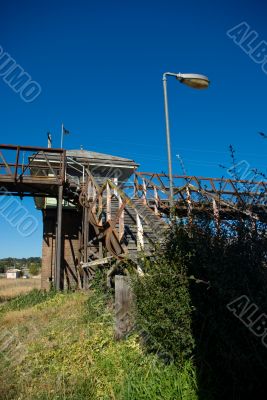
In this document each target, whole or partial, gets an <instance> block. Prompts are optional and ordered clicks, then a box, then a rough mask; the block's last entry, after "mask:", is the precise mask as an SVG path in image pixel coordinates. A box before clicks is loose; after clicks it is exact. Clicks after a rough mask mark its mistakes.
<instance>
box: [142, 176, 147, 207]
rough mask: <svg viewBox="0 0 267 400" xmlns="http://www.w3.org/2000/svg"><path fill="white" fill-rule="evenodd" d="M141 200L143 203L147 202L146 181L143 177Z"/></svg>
mask: <svg viewBox="0 0 267 400" xmlns="http://www.w3.org/2000/svg"><path fill="white" fill-rule="evenodd" d="M143 202H144V204H146V203H147V191H146V182H145V180H144V179H143Z"/></svg>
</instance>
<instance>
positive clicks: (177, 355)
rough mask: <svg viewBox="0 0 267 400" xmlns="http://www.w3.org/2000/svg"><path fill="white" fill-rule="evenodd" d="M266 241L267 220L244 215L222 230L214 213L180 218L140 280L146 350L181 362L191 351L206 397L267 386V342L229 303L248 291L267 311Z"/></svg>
mask: <svg viewBox="0 0 267 400" xmlns="http://www.w3.org/2000/svg"><path fill="white" fill-rule="evenodd" d="M266 244H267V243H266V227H265V225H264V224H260V223H258V222H257V223H255V222H253V221H250V220H248V219H243V218H242V216H239V218H238V219H237V220H236V221H230V222H228V223H227V224H226V223H225V224H222V225H221V228H220V230H218V229H216V226H215V224H214V222H213V221H212V220H211V219H209V218H202V219H201V218H196V219H195V221H194V222H193V223H191V224H190V225H189V224H187V225H183V224H181V223H177V224H175V225H174V226H173V229H172V231H171V233H170V236H169V238H168V240H167V243H166V246H165V249H164V250H163V254H161V255H158V256H157V257H156V259H155V260H151V261H149V262H148V261H147V262H146V265H145V276H143V277H139V278H137V279H136V280H135V283H134V290H135V293H136V314H137V326H138V328H139V330H140V331H141V332H143V331H144V332H145V344H146V346H147V348H148V350H152V351H158V349H160V350H159V352H160V353H161V352H167V354H168V355H171V356H172V357H173V359H174V361H175V362H176V363H178V364H181V363H183V362H184V360H185V359H186V358H188V357H190V356H191V354H193V355H194V360H195V364H196V367H197V372H198V383H199V387H200V392H199V397H200V399H202V400H207V399H209V398H211V399H216V400H217V399H230V398H233V399H245V398H259V395H260V393H261V390H262V388H263V387H265V383H264V382H265V376H266V372H267V349H266V348H265V347H264V346H263V344H262V343H261V340H260V338H259V337H257V336H255V335H253V333H252V332H251V331H250V330H249V329H248V328H247V327H246V326H245V325H244V324H243V323H242V322H241V321H240V319H238V318H237V317H236V316H235V315H233V313H231V312H230V311H229V310H228V308H227V305H228V304H229V303H230V302H232V301H233V300H235V299H236V298H238V297H240V296H241V295H245V296H247V297H248V298H249V299H250V301H251V302H252V303H255V304H256V305H257V306H258V307H259V309H260V312H259V315H260V313H266V314H267V292H266V283H267V282H266V256H267V246H266ZM163 349H164V350H163Z"/></svg>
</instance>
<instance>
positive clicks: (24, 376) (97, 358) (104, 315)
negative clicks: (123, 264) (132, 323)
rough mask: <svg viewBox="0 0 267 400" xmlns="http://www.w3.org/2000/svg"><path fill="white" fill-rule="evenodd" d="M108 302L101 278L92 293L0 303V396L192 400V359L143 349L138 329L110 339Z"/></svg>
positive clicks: (7, 399)
mask: <svg viewBox="0 0 267 400" xmlns="http://www.w3.org/2000/svg"><path fill="white" fill-rule="evenodd" d="M112 303H113V302H112V294H110V293H109V292H105V291H103V290H101V284H100V280H99V279H98V280H96V282H95V287H94V288H93V289H92V290H91V291H90V293H89V294H85V293H82V292H63V293H56V292H53V291H51V292H48V293H45V294H44V293H42V292H37V291H34V292H32V293H30V294H27V295H26V296H20V297H19V298H17V299H13V300H11V301H10V302H7V303H5V304H2V305H0V310H1V312H0V332H1V336H0V381H1V385H0V399H1V400H21V399H27V400H70V399H72V400H83V399H84V400H85V399H86V400H88V399H90V400H104V399H106V400H109V399H114V400H137V399H138V400H162V399H164V400H173V399H176V400H182V399H183V400H197V397H196V377H195V374H194V369H193V368H192V364H191V362H190V361H188V362H186V363H185V364H184V366H183V367H182V368H177V367H176V366H175V365H174V364H169V365H168V364H165V363H164V362H163V361H161V360H160V359H159V358H158V357H157V356H156V355H154V354H145V353H144V351H143V349H142V346H141V345H140V342H139V339H138V335H137V334H136V333H133V334H132V335H130V336H129V337H128V339H127V340H122V341H115V340H114V315H113V305H112ZM3 333H5V335H3ZM8 335H9V337H8ZM8 339H10V340H8ZM3 341H4V342H3Z"/></svg>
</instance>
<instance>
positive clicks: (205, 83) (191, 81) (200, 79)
mask: <svg viewBox="0 0 267 400" xmlns="http://www.w3.org/2000/svg"><path fill="white" fill-rule="evenodd" d="M176 79H178V81H180V82H181V83H184V84H185V85H187V86H190V87H192V88H194V89H207V88H208V87H209V84H210V81H209V78H208V77H207V76H205V75H200V74H180V73H179V74H177V75H176Z"/></svg>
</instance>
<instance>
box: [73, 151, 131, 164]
mask: <svg viewBox="0 0 267 400" xmlns="http://www.w3.org/2000/svg"><path fill="white" fill-rule="evenodd" d="M67 156H69V157H75V158H84V159H88V160H99V161H109V162H110V161H113V162H122V163H127V164H135V165H137V164H136V162H135V161H134V160H130V159H129V158H124V157H117V156H112V155H111V154H104V153H97V152H95V151H88V150H67Z"/></svg>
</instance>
